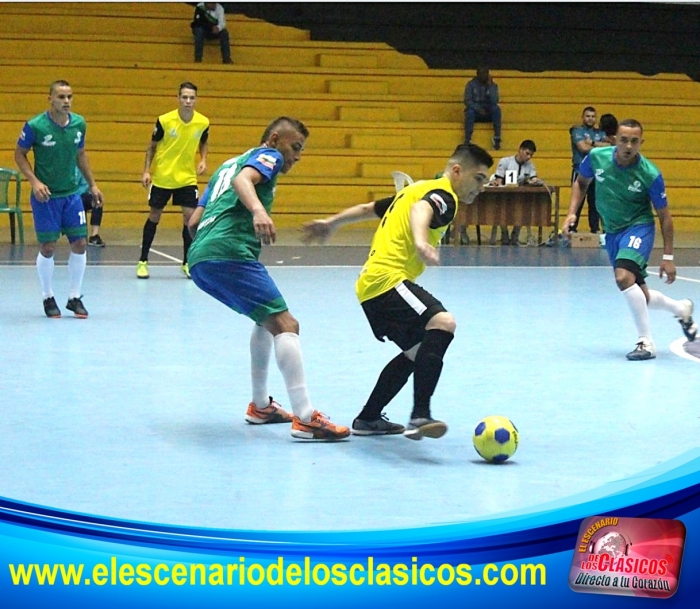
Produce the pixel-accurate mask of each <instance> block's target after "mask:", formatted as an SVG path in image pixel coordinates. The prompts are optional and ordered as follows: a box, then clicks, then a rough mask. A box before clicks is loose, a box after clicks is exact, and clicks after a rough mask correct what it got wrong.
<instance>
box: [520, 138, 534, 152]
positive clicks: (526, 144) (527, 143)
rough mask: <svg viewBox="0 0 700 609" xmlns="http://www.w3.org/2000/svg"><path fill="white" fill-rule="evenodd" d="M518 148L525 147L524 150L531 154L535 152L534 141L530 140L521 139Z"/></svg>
mask: <svg viewBox="0 0 700 609" xmlns="http://www.w3.org/2000/svg"><path fill="white" fill-rule="evenodd" d="M520 148H525V149H526V150H529V151H531V152H532V153H533V154H534V153H535V152H537V146H535V142H533V141H532V140H523V141H522V143H521V144H520Z"/></svg>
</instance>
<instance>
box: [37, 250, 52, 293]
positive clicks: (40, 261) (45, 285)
mask: <svg viewBox="0 0 700 609" xmlns="http://www.w3.org/2000/svg"><path fill="white" fill-rule="evenodd" d="M53 267H54V261H53V256H51V258H45V257H44V256H42V255H41V252H39V255H38V256H37V257H36V270H37V272H38V273H39V281H40V282H41V293H42V296H41V297H42V299H43V300H46V299H47V298H51V297H52V296H53V290H52V289H51V280H52V279H53Z"/></svg>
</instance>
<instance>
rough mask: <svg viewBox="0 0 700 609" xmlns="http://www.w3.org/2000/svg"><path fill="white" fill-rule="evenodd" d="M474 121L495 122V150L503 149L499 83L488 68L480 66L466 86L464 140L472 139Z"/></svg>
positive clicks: (466, 141)
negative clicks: (494, 80) (494, 79)
mask: <svg viewBox="0 0 700 609" xmlns="http://www.w3.org/2000/svg"><path fill="white" fill-rule="evenodd" d="M474 123H493V139H492V140H491V143H492V144H493V147H494V150H500V149H501V108H500V106H499V105H498V85H497V84H496V83H495V82H493V78H491V76H490V75H489V71H488V69H486V68H479V69H478V70H477V71H476V77H475V78H472V80H470V81H469V82H468V83H467V86H466V87H465V88H464V142H465V143H469V142H471V141H472V134H473V133H474Z"/></svg>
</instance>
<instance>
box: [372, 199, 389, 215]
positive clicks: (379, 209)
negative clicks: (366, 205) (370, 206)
mask: <svg viewBox="0 0 700 609" xmlns="http://www.w3.org/2000/svg"><path fill="white" fill-rule="evenodd" d="M393 200H394V197H386V198H385V199H379V200H378V201H375V202H374V213H375V214H377V218H383V217H384V214H385V213H386V210H387V209H389V206H390V205H391V203H392V201H393Z"/></svg>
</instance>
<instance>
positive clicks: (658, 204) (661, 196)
mask: <svg viewBox="0 0 700 609" xmlns="http://www.w3.org/2000/svg"><path fill="white" fill-rule="evenodd" d="M649 198H650V199H651V203H652V205H653V206H654V209H663V208H664V207H666V206H667V205H668V200H667V199H666V184H665V183H664V177H663V176H662V175H661V174H659V175H657V176H656V178H655V179H654V181H653V182H652V183H651V186H650V187H649Z"/></svg>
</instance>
